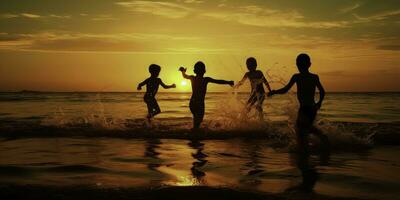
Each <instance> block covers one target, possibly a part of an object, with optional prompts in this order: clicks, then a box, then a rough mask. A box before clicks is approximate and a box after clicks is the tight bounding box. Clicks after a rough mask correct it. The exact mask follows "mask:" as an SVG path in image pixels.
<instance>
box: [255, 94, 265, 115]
mask: <svg viewBox="0 0 400 200" xmlns="http://www.w3.org/2000/svg"><path fill="white" fill-rule="evenodd" d="M264 99H265V95H264V94H258V95H257V106H256V109H257V111H258V118H259V119H260V120H263V119H264V111H263V107H262V106H263V103H264Z"/></svg>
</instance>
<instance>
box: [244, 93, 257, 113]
mask: <svg viewBox="0 0 400 200" xmlns="http://www.w3.org/2000/svg"><path fill="white" fill-rule="evenodd" d="M256 102H257V96H256V93H255V92H252V93H251V95H250V97H249V99H248V100H247V107H246V109H247V112H249V111H250V110H251V107H253V105H254V104H255V103H256Z"/></svg>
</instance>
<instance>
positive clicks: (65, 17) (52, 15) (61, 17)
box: [49, 14, 71, 19]
mask: <svg viewBox="0 0 400 200" xmlns="http://www.w3.org/2000/svg"><path fill="white" fill-rule="evenodd" d="M49 17H53V18H59V19H69V18H71V16H69V15H54V14H51V15H49Z"/></svg>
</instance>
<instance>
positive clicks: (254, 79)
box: [245, 70, 265, 94]
mask: <svg viewBox="0 0 400 200" xmlns="http://www.w3.org/2000/svg"><path fill="white" fill-rule="evenodd" d="M245 76H247V78H249V80H250V83H251V93H252V94H254V93H262V94H264V93H265V90H264V86H263V79H265V78H264V75H263V73H262V72H261V71H260V70H255V71H249V72H247V73H246V75H245Z"/></svg>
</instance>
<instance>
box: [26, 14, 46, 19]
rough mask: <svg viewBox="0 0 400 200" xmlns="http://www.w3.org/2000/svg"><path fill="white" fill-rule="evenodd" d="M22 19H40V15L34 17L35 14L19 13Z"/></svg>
mask: <svg viewBox="0 0 400 200" xmlns="http://www.w3.org/2000/svg"><path fill="white" fill-rule="evenodd" d="M21 16H22V17H26V18H32V19H36V18H41V17H42V16H40V15H36V14H32V13H21Z"/></svg>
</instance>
